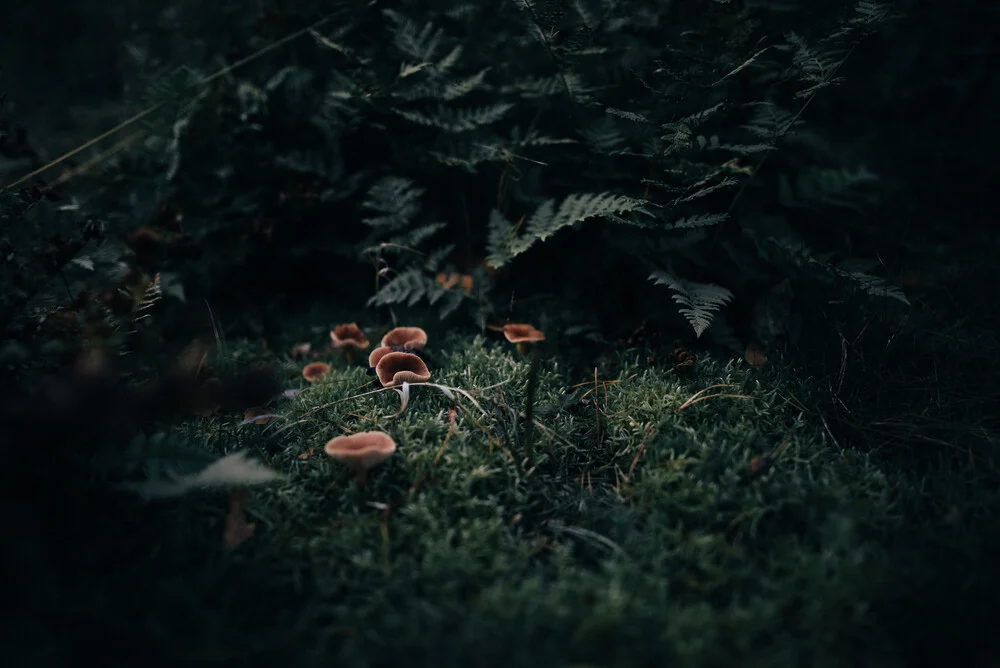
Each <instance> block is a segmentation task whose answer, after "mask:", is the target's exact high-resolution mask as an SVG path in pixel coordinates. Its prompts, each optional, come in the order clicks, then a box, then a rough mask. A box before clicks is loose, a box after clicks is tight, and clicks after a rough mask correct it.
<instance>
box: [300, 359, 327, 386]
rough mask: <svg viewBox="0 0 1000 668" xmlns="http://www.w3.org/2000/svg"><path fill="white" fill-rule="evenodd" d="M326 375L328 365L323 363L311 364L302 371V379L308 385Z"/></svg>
mask: <svg viewBox="0 0 1000 668" xmlns="http://www.w3.org/2000/svg"><path fill="white" fill-rule="evenodd" d="M328 373H330V365H329V364H327V363H325V362H311V363H309V364H306V365H305V367H303V369H302V377H303V378H305V379H306V380H308V381H309V382H310V383H315V382H316V381H317V380H319V379H320V378H322V377H323V376H325V375H326V374H328Z"/></svg>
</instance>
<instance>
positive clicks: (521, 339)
mask: <svg viewBox="0 0 1000 668" xmlns="http://www.w3.org/2000/svg"><path fill="white" fill-rule="evenodd" d="M503 335H504V336H505V337H506V338H507V340H508V341H510V342H511V343H534V342H536V341H544V340H545V333H544V332H542V331H541V330H539V329H535V328H534V327H532V326H531V325H524V324H513V323H512V324H508V325H504V326H503Z"/></svg>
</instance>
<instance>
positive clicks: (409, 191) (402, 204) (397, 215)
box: [361, 176, 425, 231]
mask: <svg viewBox="0 0 1000 668" xmlns="http://www.w3.org/2000/svg"><path fill="white" fill-rule="evenodd" d="M424 192H425V191H424V189H423V188H417V187H416V186H414V184H413V181H411V180H409V179H405V178H401V177H396V176H388V177H385V178H384V179H382V180H381V181H379V182H378V183H376V184H375V185H373V186H372V187H371V189H370V190H369V191H368V196H367V197H366V198H365V200H364V202H362V203H361V206H362V208H364V209H368V210H369V211H374V212H376V213H380V214H382V215H380V216H371V217H368V218H363V219H362V220H361V222H363V223H365V224H366V225H370V226H372V227H377V228H381V229H382V230H389V231H392V230H399V229H402V228H405V227H406V226H407V225H409V224H410V221H411V220H412V219H413V217H414V216H415V215H417V213H419V212H420V203H419V200H420V198H421V196H423V194H424Z"/></svg>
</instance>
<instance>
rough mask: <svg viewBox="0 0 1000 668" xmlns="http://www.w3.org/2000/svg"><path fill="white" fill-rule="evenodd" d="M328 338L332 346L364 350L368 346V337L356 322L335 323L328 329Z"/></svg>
mask: <svg viewBox="0 0 1000 668" xmlns="http://www.w3.org/2000/svg"><path fill="white" fill-rule="evenodd" d="M330 340H331V341H333V347H334V348H356V349H358V350H364V349H365V348H367V347H368V345H369V344H368V339H367V338H365V334H364V332H362V331H361V328H360V327H358V324H357V323H356V322H349V323H346V324H343V325H337V326H336V327H334V328H333V329H331V330H330Z"/></svg>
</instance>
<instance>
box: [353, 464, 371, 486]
mask: <svg viewBox="0 0 1000 668" xmlns="http://www.w3.org/2000/svg"><path fill="white" fill-rule="evenodd" d="M367 480H368V470H367V469H365V467H363V466H359V467H358V470H357V473H356V477H355V482H357V483H358V489H361V488H362V487H364V486H365V481H367Z"/></svg>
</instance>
